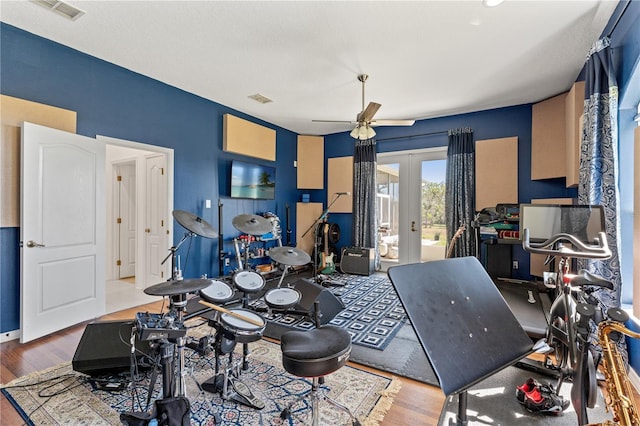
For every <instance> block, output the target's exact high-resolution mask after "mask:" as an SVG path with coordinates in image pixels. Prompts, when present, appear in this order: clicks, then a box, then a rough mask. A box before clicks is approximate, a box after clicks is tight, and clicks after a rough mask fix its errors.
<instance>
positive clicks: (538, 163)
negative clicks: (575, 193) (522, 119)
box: [531, 93, 567, 180]
mask: <svg viewBox="0 0 640 426" xmlns="http://www.w3.org/2000/svg"><path fill="white" fill-rule="evenodd" d="M566 95H567V94H566V93H562V94H560V95H557V96H554V97H553V98H549V99H547V100H545V101H542V102H538V103H537V104H534V105H533V107H532V116H531V180H537V179H550V178H559V177H565V174H566V172H565V168H566V165H565V157H566V147H565V145H566V144H565V98H566Z"/></svg>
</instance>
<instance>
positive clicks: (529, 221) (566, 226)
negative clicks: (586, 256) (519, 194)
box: [520, 204, 605, 245]
mask: <svg viewBox="0 0 640 426" xmlns="http://www.w3.org/2000/svg"><path fill="white" fill-rule="evenodd" d="M525 228H526V229H528V230H529V241H531V242H533V243H536V242H542V241H545V240H548V239H549V238H551V237H553V236H554V235H556V234H560V233H564V234H570V235H573V236H575V237H576V238H578V239H579V240H580V241H581V242H582V243H584V244H587V245H596V244H598V240H597V237H598V233H600V232H604V231H605V224H604V209H603V208H602V206H594V205H586V206H577V205H552V204H521V205H520V235H521V236H522V235H523V231H524V229H525Z"/></svg>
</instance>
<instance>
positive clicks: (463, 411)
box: [456, 391, 467, 426]
mask: <svg viewBox="0 0 640 426" xmlns="http://www.w3.org/2000/svg"><path fill="white" fill-rule="evenodd" d="M456 424H457V425H458V426H467V391H463V392H460V393H459V394H458V416H457V417H456Z"/></svg>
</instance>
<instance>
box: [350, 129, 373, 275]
mask: <svg viewBox="0 0 640 426" xmlns="http://www.w3.org/2000/svg"><path fill="white" fill-rule="evenodd" d="M376 163H377V154H376V141H375V139H367V140H359V139H358V140H356V146H355V151H354V155H353V227H352V228H353V230H352V235H351V237H352V241H353V245H354V246H355V247H370V248H374V249H375V253H376V262H375V264H376V266H377V265H378V264H379V263H380V262H379V256H378V250H377V247H376V233H377V229H376V223H377V222H376Z"/></svg>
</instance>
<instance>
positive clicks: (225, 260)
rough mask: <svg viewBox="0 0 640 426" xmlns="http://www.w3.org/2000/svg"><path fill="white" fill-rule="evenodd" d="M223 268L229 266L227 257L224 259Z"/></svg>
mask: <svg viewBox="0 0 640 426" xmlns="http://www.w3.org/2000/svg"><path fill="white" fill-rule="evenodd" d="M224 266H229V258H228V257H225V258H224Z"/></svg>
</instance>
